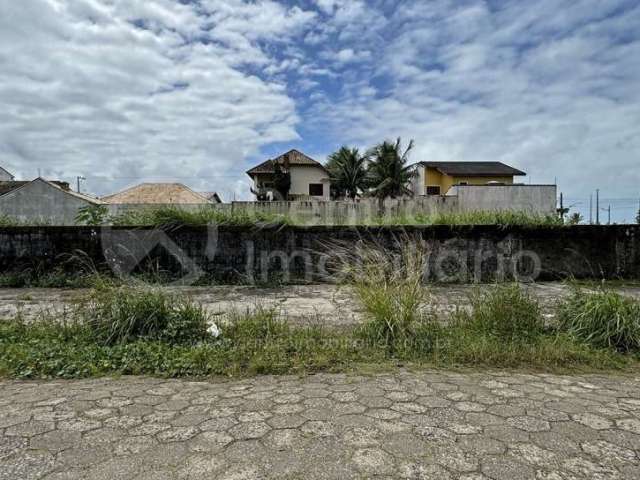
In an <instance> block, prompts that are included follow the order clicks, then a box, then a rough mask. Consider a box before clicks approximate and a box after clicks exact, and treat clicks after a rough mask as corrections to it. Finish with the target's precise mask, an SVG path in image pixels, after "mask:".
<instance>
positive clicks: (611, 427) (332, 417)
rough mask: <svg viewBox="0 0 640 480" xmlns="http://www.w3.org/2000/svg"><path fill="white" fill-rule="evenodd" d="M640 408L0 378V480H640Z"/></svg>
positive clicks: (403, 384)
mask: <svg viewBox="0 0 640 480" xmlns="http://www.w3.org/2000/svg"><path fill="white" fill-rule="evenodd" d="M637 398H640V378H634V377H630V376H626V377H622V376H621V377H616V376H615V375H604V374H600V375H578V376H572V377H569V376H556V375H550V374H527V375H524V374H518V373H508V372H501V373H498V374H496V373H480V372H479V373H469V374H468V373H447V372H443V371H438V372H430V371H423V372H408V371H402V370H400V371H397V372H396V373H392V374H389V373H387V374H381V375H368V376H364V375H363V376H357V375H330V374H323V375H314V376H309V377H293V376H283V377H256V378H251V379H244V380H241V381H226V382H223V383H208V382H189V381H183V380H171V381H165V380H157V379H151V378H138V377H124V378H122V379H118V380H112V379H100V380H77V381H65V382H19V381H11V382H6V381H0V479H4V478H11V479H12V480H13V479H18V478H20V479H22V478H26V479H29V478H42V477H44V478H45V480H51V479H54V480H64V479H66V480H70V479H71V480H73V479H80V478H81V479H85V478H86V479H101V478H102V479H108V480H112V479H114V478H132V479H147V480H148V479H160V480H163V479H171V480H177V479H188V478H251V479H254V478H309V479H315V478H318V479H332V478H336V479H361V478H373V477H375V478H377V479H384V478H387V479H395V478H404V479H449V478H451V479H454V478H455V479H459V480H487V479H491V480H498V479H502V478H509V479H512V478H517V479H528V478H532V479H535V480H573V479H582V478H585V479H586V478H589V479H596V480H598V479H606V480H609V479H621V480H627V479H634V480H635V479H636V478H638V476H637V472H638V471H639V470H640V458H639V457H638V454H639V453H640V419H639V415H638V412H640V401H636V400H637ZM35 404H38V405H39V406H37V407H34V405H35Z"/></svg>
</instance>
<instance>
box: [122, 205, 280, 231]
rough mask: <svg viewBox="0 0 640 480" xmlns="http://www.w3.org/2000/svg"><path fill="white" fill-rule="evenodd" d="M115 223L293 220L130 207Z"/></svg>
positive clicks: (201, 210) (204, 210)
mask: <svg viewBox="0 0 640 480" xmlns="http://www.w3.org/2000/svg"><path fill="white" fill-rule="evenodd" d="M110 221H111V222H112V223H113V224H114V225H121V226H177V225H238V226H243V225H249V226H250V225H256V224H261V223H270V224H288V223H291V221H290V219H289V218H288V217H286V216H284V215H270V214H264V213H259V212H257V213H249V212H246V211H240V212H228V211H225V210H217V209H216V208H212V207H202V208H199V209H196V210H193V209H184V208H180V207H173V206H170V207H158V208H147V209H141V210H131V211H129V212H125V213H122V214H120V215H117V216H114V217H112V218H111V219H110Z"/></svg>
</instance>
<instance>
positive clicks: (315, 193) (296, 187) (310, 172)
mask: <svg viewBox="0 0 640 480" xmlns="http://www.w3.org/2000/svg"><path fill="white" fill-rule="evenodd" d="M247 175H249V176H250V177H251V179H252V180H253V189H252V192H253V193H254V194H255V195H256V196H257V197H258V199H264V200H266V199H267V198H269V197H271V198H272V199H275V200H307V199H315V200H329V191H330V180H329V172H328V171H327V169H326V168H325V167H324V166H323V165H322V164H321V163H320V162H317V161H316V160H314V159H312V158H311V157H308V156H307V155H305V154H304V153H302V152H299V151H298V150H290V151H289V152H287V153H284V154H282V155H280V156H279V157H276V158H273V159H270V160H267V161H265V162H262V163H261V164H260V165H257V166H255V167H253V168H252V169H251V170H248V171H247ZM278 175H283V176H288V178H289V180H290V186H289V188H288V189H287V190H286V191H285V192H282V191H279V189H278V186H277V185H276V183H277V178H278ZM287 183H288V182H287Z"/></svg>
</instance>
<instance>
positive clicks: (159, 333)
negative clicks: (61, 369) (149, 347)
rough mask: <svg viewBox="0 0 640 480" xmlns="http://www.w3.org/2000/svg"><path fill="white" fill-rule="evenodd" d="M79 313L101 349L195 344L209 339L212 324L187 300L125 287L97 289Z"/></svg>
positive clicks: (200, 310)
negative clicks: (138, 342) (142, 344)
mask: <svg viewBox="0 0 640 480" xmlns="http://www.w3.org/2000/svg"><path fill="white" fill-rule="evenodd" d="M78 313H79V321H80V322H82V323H83V324H85V325H87V327H88V329H89V331H90V332H91V334H92V338H93V340H94V341H96V342H97V343H99V344H101V345H115V344H122V343H130V342H132V341H136V340H141V339H142V340H150V341H161V342H166V343H170V344H193V343H196V342H198V341H202V340H204V339H206V337H207V327H208V325H209V323H210V318H209V316H208V314H207V313H206V312H205V311H204V309H203V308H202V307H201V306H199V305H197V304H195V303H193V302H191V301H189V300H188V299H187V298H185V297H183V296H176V295H169V294H167V293H165V292H164V291H162V290H161V289H159V288H148V287H132V286H124V285H120V286H112V285H106V286H102V287H100V288H97V289H95V291H94V292H93V293H92V294H91V295H90V296H89V297H88V298H87V299H86V300H84V301H83V302H82V303H81V304H80V305H79V308H78Z"/></svg>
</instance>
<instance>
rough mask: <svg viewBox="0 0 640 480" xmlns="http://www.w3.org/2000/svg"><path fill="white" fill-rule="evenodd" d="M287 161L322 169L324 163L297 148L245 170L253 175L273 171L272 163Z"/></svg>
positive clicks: (292, 163)
mask: <svg viewBox="0 0 640 480" xmlns="http://www.w3.org/2000/svg"><path fill="white" fill-rule="evenodd" d="M287 161H288V162H289V165H299V166H304V165H306V166H312V167H320V168H322V169H323V170H326V169H325V168H324V165H322V164H321V163H320V162H318V161H316V160H314V159H313V158H311V157H309V156H307V155H305V154H304V153H302V152H300V151H298V150H295V149H294V150H289V151H288V152H287V153H283V154H282V155H280V156H279V157H276V158H272V159H269V160H267V161H265V162H262V163H261V164H260V165H257V166H255V167H253V168H252V169H251V170H247V175H255V174H256V173H273V172H274V167H273V166H274V165H275V164H276V163H278V164H280V165H284V164H285V163H286V162H287Z"/></svg>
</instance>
